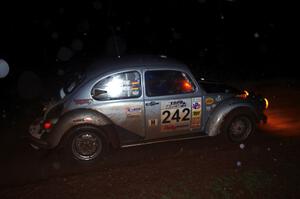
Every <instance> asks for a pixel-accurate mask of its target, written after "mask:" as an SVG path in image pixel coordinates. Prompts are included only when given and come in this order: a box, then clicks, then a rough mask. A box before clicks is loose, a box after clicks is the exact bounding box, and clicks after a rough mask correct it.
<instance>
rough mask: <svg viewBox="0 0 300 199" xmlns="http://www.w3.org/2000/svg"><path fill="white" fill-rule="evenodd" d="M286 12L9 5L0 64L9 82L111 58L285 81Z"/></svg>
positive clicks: (259, 6)
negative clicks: (156, 57) (148, 56)
mask: <svg viewBox="0 0 300 199" xmlns="http://www.w3.org/2000/svg"><path fill="white" fill-rule="evenodd" d="M286 11H287V6H286V3H285V2H278V3H277V2H275V1H269V0H264V1H261V0H251V1H250V0H248V1H242V0H218V1H212V0H190V1H184V0H168V1H153V0H151V1H150V0H147V1H116V0H114V1H112V0H111V1H109V0H103V1H101V0H94V1H87V0H85V1H83V0H79V1H76V2H67V1H60V2H56V1H49V0H46V1H40V2H38V3H37V2H27V1H26V2H22V3H20V2H19V1H9V3H7V4H5V3H1V24H2V25H1V37H0V43H1V45H0V58H4V59H5V60H6V61H7V62H8V63H9V64H10V66H11V72H12V73H11V74H10V75H16V74H20V73H21V72H23V71H25V70H33V71H35V72H37V73H40V74H43V75H45V74H56V70H57V69H58V68H64V67H65V66H66V65H70V63H76V61H77V60H79V59H84V58H86V57H93V56H116V54H117V52H119V54H120V55H125V54H134V53H154V54H166V55H168V56H171V57H175V58H178V59H180V60H182V61H184V62H185V63H187V64H190V66H191V67H192V69H194V70H197V71H201V72H202V71H209V72H215V73H220V74H223V73H224V72H227V73H230V74H236V75H241V76H247V75H249V76H250V78H251V77H255V78H263V77H265V76H270V77H272V76H280V75H284V76H293V74H294V73H293V72H294V71H296V69H294V68H293V67H292V66H291V65H290V57H291V54H290V51H291V50H290V47H289V43H291V42H293V41H292V40H291V35H290V33H289V32H288V31H289V25H288V22H289V21H290V18H289V16H287V15H286V14H285V13H286ZM114 41H117V43H118V45H117V51H116V47H115V45H114V44H115V43H114ZM62 47H63V48H62ZM232 72H233V73H232ZM204 73H205V72H204Z"/></svg>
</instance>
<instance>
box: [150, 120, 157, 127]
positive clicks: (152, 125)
mask: <svg viewBox="0 0 300 199" xmlns="http://www.w3.org/2000/svg"><path fill="white" fill-rule="evenodd" d="M157 123H158V122H157V119H150V120H148V126H149V127H155V126H157Z"/></svg>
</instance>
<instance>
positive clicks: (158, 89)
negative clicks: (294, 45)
mask: <svg viewBox="0 0 300 199" xmlns="http://www.w3.org/2000/svg"><path fill="white" fill-rule="evenodd" d="M266 108H267V100H266V99H265V98H263V97H261V96H256V95H254V94H252V93H250V94H249V93H248V92H246V91H240V90H238V89H235V88H232V87H229V86H227V85H225V84H222V83H216V82H208V81H205V80H203V79H202V80H201V79H200V80H197V79H196V78H195V77H194V76H193V74H192V73H191V71H190V70H189V68H188V67H187V66H186V65H185V64H183V63H181V62H178V61H176V60H173V59H169V58H166V57H162V56H134V57H124V58H116V59H112V60H109V61H108V60H106V61H104V60H102V61H98V62H95V63H93V64H91V65H90V66H89V67H87V69H86V71H85V72H83V73H77V74H75V75H74V76H73V77H72V78H71V79H70V81H68V83H67V84H66V85H65V86H64V87H63V88H61V89H60V99H59V100H57V101H54V102H51V103H49V104H48V105H47V106H46V107H45V108H44V112H43V117H42V118H39V119H37V120H36V121H35V122H34V123H33V124H32V125H31V126H30V128H29V133H30V140H31V145H32V146H33V147H34V148H36V149H40V148H44V149H54V148H60V147H62V148H63V149H64V151H66V153H67V154H68V155H69V156H70V157H73V158H75V159H77V160H81V161H91V160H95V159H98V158H99V157H101V156H102V155H103V154H104V153H105V152H106V151H107V149H109V148H110V147H113V148H124V147H130V146H137V145H145V144H151V143H158V142H165V141H177V140H185V139H194V138H199V137H203V136H216V135H218V134H220V133H224V134H227V136H228V138H229V140H231V141H233V142H242V141H244V140H245V139H247V138H248V137H249V135H251V133H253V132H254V131H255V127H256V124H257V123H258V122H260V121H264V122H265V121H266V116H265V115H264V110H265V109H266Z"/></svg>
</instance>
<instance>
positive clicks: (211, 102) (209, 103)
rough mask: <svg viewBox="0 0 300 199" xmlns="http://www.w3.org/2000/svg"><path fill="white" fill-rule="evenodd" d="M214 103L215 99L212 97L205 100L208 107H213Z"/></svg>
mask: <svg viewBox="0 0 300 199" xmlns="http://www.w3.org/2000/svg"><path fill="white" fill-rule="evenodd" d="M213 103H215V100H214V98H212V97H207V98H206V99H205V104H206V105H212V104H213Z"/></svg>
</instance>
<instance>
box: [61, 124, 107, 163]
mask: <svg viewBox="0 0 300 199" xmlns="http://www.w3.org/2000/svg"><path fill="white" fill-rule="evenodd" d="M69 135H70V136H69V137H68V140H67V145H66V146H65V152H66V153H65V154H66V155H68V156H69V157H70V156H71V157H72V158H73V159H75V160H80V161H84V162H91V161H96V160H98V159H100V158H102V157H103V156H104V154H105V153H106V152H107V149H108V144H107V140H106V138H105V136H104V134H103V132H102V131H101V129H99V128H97V127H95V126H90V125H85V126H78V127H75V128H73V129H72V130H71V131H70V134H69Z"/></svg>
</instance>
